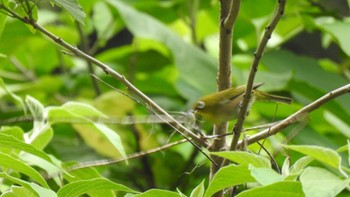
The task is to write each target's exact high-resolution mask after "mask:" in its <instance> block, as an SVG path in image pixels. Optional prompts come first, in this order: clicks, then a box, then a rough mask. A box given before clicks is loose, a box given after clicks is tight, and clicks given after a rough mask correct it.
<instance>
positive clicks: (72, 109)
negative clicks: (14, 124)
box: [47, 102, 126, 157]
mask: <svg viewBox="0 0 350 197" xmlns="http://www.w3.org/2000/svg"><path fill="white" fill-rule="evenodd" d="M47 111H48V119H49V123H50V124H56V123H60V122H67V123H70V122H71V120H72V119H73V120H74V121H73V124H74V122H75V123H76V124H74V128H76V130H77V131H78V132H79V134H80V135H81V136H82V137H83V138H84V140H85V141H86V143H87V144H89V145H90V146H92V147H93V148H95V149H96V150H97V151H99V152H101V151H102V152H101V153H102V154H106V152H105V151H103V150H101V140H103V139H101V137H102V138H104V139H107V140H108V142H109V144H111V148H114V150H117V151H118V153H119V154H120V155H121V156H125V155H126V153H125V150H124V147H123V145H122V142H121V138H120V136H119V135H118V133H117V132H115V131H113V130H112V129H110V128H109V127H107V126H106V125H104V124H101V123H98V122H96V120H95V119H94V118H98V117H104V118H106V116H105V115H104V114H103V113H101V112H100V111H98V110H97V109H95V108H94V107H93V106H91V105H87V104H83V103H78V102H68V103H66V104H64V105H62V106H61V107H49V108H47ZM79 122H82V123H84V124H79ZM102 148H103V147H102ZM108 151H112V153H110V154H108V156H112V157H113V156H116V153H115V151H113V150H108Z"/></svg>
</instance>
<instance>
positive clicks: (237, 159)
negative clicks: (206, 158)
mask: <svg viewBox="0 0 350 197" xmlns="http://www.w3.org/2000/svg"><path fill="white" fill-rule="evenodd" d="M210 154H213V155H216V156H220V157H223V158H226V159H228V160H230V161H232V162H234V163H237V164H238V165H243V166H249V165H253V166H255V167H257V168H259V167H261V168H270V167H271V163H270V161H269V160H268V159H266V158H265V157H263V156H260V155H256V154H253V153H248V152H243V151H222V152H212V153H210Z"/></svg>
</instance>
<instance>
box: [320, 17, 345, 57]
mask: <svg viewBox="0 0 350 197" xmlns="http://www.w3.org/2000/svg"><path fill="white" fill-rule="evenodd" d="M315 23H316V25H317V26H318V27H319V28H320V29H322V30H323V31H325V32H327V33H329V34H331V35H332V37H333V38H334V40H335V41H336V42H337V44H338V45H339V46H340V48H341V49H342V50H343V51H344V52H345V53H346V54H347V55H348V56H350V40H349V34H348V33H349V32H350V22H349V21H339V20H335V19H334V18H319V19H316V21H315Z"/></svg>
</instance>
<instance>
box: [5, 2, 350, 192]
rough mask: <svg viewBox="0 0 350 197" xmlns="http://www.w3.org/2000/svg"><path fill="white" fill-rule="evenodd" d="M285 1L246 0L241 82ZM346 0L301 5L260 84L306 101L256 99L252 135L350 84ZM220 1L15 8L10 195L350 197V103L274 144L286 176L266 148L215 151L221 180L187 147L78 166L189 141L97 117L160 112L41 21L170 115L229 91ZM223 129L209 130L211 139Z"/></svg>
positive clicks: (241, 19) (240, 29) (240, 25)
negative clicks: (220, 82) (224, 84)
mask: <svg viewBox="0 0 350 197" xmlns="http://www.w3.org/2000/svg"><path fill="white" fill-rule="evenodd" d="M276 2H277V1H274V0H265V1H264V3H261V2H259V1H257V0H245V1H243V2H242V5H241V8H240V14H239V16H238V19H237V21H236V23H235V27H234V32H233V57H232V65H233V67H232V81H233V83H234V85H239V84H244V83H246V80H247V76H248V73H249V67H250V65H251V62H252V59H253V54H254V51H255V49H256V48H257V45H258V44H259V40H260V38H261V36H262V34H263V32H264V31H265V26H266V25H267V24H268V22H269V20H270V19H271V16H272V14H273V12H274V8H275V6H276ZM344 4H345V5H343V3H340V2H339V3H336V1H334V3H329V2H326V1H311V0H301V1H287V5H286V11H285V13H284V15H283V17H282V19H281V21H280V22H279V23H278V25H277V28H276V30H275V31H274V32H273V35H272V37H271V39H270V40H269V43H268V48H266V52H265V54H264V56H263V58H262V60H261V62H260V65H259V71H258V73H257V78H256V81H257V82H264V83H265V84H264V86H263V87H262V88H261V89H262V90H264V91H268V92H275V94H280V95H284V96H290V97H293V99H294V103H293V104H292V105H278V106H277V105H276V104H274V103H255V104H254V105H253V107H252V109H251V112H250V114H249V116H248V117H247V121H246V123H245V127H249V126H255V125H262V124H265V123H269V122H271V121H274V120H280V119H283V118H285V117H287V116H288V115H290V114H292V113H293V112H295V111H297V110H298V109H300V108H302V107H303V106H305V105H307V104H309V103H310V102H312V101H314V100H316V99H317V98H319V97H320V96H322V95H324V94H327V93H328V92H329V91H331V90H333V89H335V88H338V87H340V86H342V85H344V84H347V83H349V82H348V81H349V79H350V74H349V67H350V61H349V60H350V59H349V57H350V48H349V47H350V44H349V39H348V35H347V32H349V28H350V24H349V19H348V18H346V17H345V15H348V13H347V14H344V13H343V9H344V8H347V10H346V12H348V9H349V5H348V4H346V3H344ZM219 5H220V1H198V0H169V1H157V0H150V1H147V2H145V1H142V0H134V1H125V0H99V1H98V0H91V1H84V0H78V1H76V0H69V1H68V0H52V1H31V0H1V1H0V10H1V13H0V66H1V67H0V68H1V69H0V98H1V100H0V167H1V169H2V170H1V172H0V181H1V184H0V192H1V195H2V196H14V195H16V196H78V195H82V194H85V193H86V194H87V195H89V196H123V195H125V196H193V197H195V196H212V195H213V194H215V193H216V192H218V191H221V190H225V191H229V189H230V188H232V187H233V186H237V187H236V191H237V193H238V194H237V196H337V195H338V196H342V195H343V196H346V195H349V191H348V185H349V181H350V179H349V178H348V176H349V174H350V169H349V161H350V159H349V151H350V147H349V143H348V140H347V138H349V137H350V123H349V120H350V105H349V95H344V96H342V97H339V98H337V99H335V100H333V101H331V102H329V103H327V104H326V105H323V106H322V107H320V108H319V109H317V110H316V111H314V112H312V113H310V114H305V116H304V117H301V118H300V120H299V123H297V124H293V125H291V126H289V127H287V128H286V129H284V130H283V131H282V132H279V133H278V134H277V135H275V136H270V137H269V138H267V139H266V140H265V141H264V147H265V148H266V149H267V150H268V151H269V152H270V155H272V156H274V158H275V160H276V162H277V164H278V165H277V166H276V165H271V163H270V160H269V155H268V154H266V153H265V152H263V153H261V152H260V149H261V147H260V146H259V145H258V144H252V145H250V146H248V149H249V150H250V152H241V151H235V152H231V151H223V152H212V153H210V154H212V155H215V156H219V157H223V158H225V159H228V160H229V161H231V163H232V164H230V165H228V166H226V167H223V168H221V169H220V170H219V171H218V172H217V173H216V174H215V176H214V177H212V179H211V180H210V181H208V174H209V161H208V160H207V159H206V158H205V157H204V156H203V155H202V154H201V153H200V152H199V151H198V150H197V149H195V148H194V147H193V146H192V145H191V144H189V143H182V144H179V145H177V146H174V147H172V148H168V149H166V150H162V151H161V152H158V153H153V154H147V155H146V156H143V157H139V158H137V159H130V160H128V161H126V162H119V163H115V164H111V165H107V166H100V167H99V166H98V163H96V165H95V166H92V167H91V166H90V167H86V168H76V166H77V164H78V166H79V165H80V164H81V165H83V164H84V162H86V161H95V160H100V159H102V158H110V159H115V158H124V157H125V156H127V155H129V154H132V153H136V152H141V151H147V150H152V149H153V148H156V147H159V146H161V145H164V144H167V143H169V142H175V141H177V140H179V139H181V136H178V135H172V134H171V133H172V132H173V129H172V128H171V127H169V126H167V125H166V124H134V125H111V124H104V123H103V122H102V121H101V122H99V121H96V120H95V118H96V117H99V118H100V119H99V120H104V119H108V117H122V116H131V115H132V116H137V115H145V114H149V113H152V112H150V111H149V107H148V105H147V103H143V101H142V100H141V99H140V98H138V97H136V96H135V95H133V94H131V93H127V94H125V93H120V92H116V91H114V90H113V89H111V87H109V86H106V85H105V84H104V83H100V82H99V81H98V80H96V79H95V78H94V77H92V75H90V74H91V73H94V75H93V76H97V77H99V78H100V79H101V80H103V81H105V82H106V83H108V84H111V85H113V87H115V88H117V89H118V90H120V91H123V92H128V90H127V89H125V87H124V86H123V85H121V83H119V82H118V81H116V80H115V79H114V78H112V77H110V76H109V75H106V74H105V73H104V72H103V70H100V69H97V68H95V67H92V65H91V62H88V61H86V60H84V59H82V58H79V57H77V56H75V55H74V54H72V52H71V51H67V49H65V48H63V47H62V46H60V45H59V41H56V44H55V43H54V42H52V41H50V39H49V38H46V37H45V36H43V35H42V34H40V32H39V31H38V30H37V29H35V28H33V26H32V23H33V22H37V23H38V24H39V25H41V26H43V27H45V29H47V30H49V31H50V32H52V33H53V34H55V35H56V36H59V38H60V39H62V40H65V41H67V42H68V43H70V44H72V45H74V46H77V48H80V49H81V50H83V51H84V52H86V53H88V54H90V55H91V56H93V57H95V58H96V59H98V60H100V61H102V62H104V63H106V64H108V65H109V66H110V67H111V68H113V69H114V70H116V71H118V72H120V73H122V74H123V75H124V76H125V78H127V79H128V80H129V81H131V82H132V83H133V84H134V85H135V86H136V87H137V88H139V89H140V90H141V91H142V92H143V93H144V94H146V95H148V96H149V97H150V98H151V99H152V100H153V101H155V102H156V103H158V104H159V105H160V106H162V107H163V108H164V109H166V110H167V111H177V112H178V111H186V110H187V109H189V108H190V106H191V105H192V104H193V102H194V101H196V100H197V99H198V98H200V97H201V96H203V95H206V94H208V93H210V92H214V91H215V87H216V75H217V71H216V64H217V63H216V62H217V58H218V57H217V54H218V50H219V46H218V31H219V22H218V18H219ZM9 11H10V12H9ZM11 13H12V14H11ZM14 14H16V15H14ZM16 17H17V18H16ZM19 18H20V19H22V20H18V19H19ZM24 23H26V25H24ZM125 95H128V96H125ZM131 98H132V99H131ZM135 100H136V101H137V102H136V101H135ZM29 116H30V117H32V119H31V118H29V119H28V117H29ZM4 120H6V121H4ZM72 120H74V121H73V122H72ZM23 121H24V122H23ZM232 125H233V123H230V126H232ZM210 129H211V125H206V124H205V125H203V130H205V131H206V134H209V135H210ZM257 132H259V131H257V130H252V131H247V132H246V135H253V134H255V133H257ZM285 144H288V145H285ZM339 147H340V148H339ZM278 166H281V170H279V168H278ZM282 194H283V195H282Z"/></svg>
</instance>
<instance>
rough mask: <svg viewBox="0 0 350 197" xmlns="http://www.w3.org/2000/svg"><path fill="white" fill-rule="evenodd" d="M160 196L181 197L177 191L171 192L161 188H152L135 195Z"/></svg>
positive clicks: (137, 196)
mask: <svg viewBox="0 0 350 197" xmlns="http://www.w3.org/2000/svg"><path fill="white" fill-rule="evenodd" d="M158 196H166V197H181V195H180V194H178V193H176V192H171V191H166V190H161V189H151V190H148V191H146V192H144V193H142V194H136V195H134V197H158Z"/></svg>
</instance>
